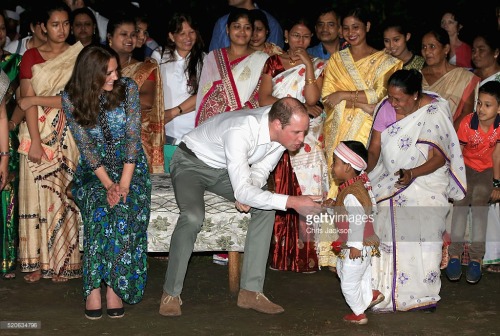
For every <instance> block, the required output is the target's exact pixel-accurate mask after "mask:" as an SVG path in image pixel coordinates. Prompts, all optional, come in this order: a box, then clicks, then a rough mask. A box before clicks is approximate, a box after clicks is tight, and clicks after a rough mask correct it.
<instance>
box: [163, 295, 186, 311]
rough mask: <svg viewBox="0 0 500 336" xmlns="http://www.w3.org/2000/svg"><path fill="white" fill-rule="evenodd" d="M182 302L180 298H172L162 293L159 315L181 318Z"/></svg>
mask: <svg viewBox="0 0 500 336" xmlns="http://www.w3.org/2000/svg"><path fill="white" fill-rule="evenodd" d="M181 305H182V300H181V297H180V296H175V297H174V296H172V295H170V294H167V293H165V292H163V295H162V296H161V302H160V314H161V315H163V316H181V314H182V312H181Z"/></svg>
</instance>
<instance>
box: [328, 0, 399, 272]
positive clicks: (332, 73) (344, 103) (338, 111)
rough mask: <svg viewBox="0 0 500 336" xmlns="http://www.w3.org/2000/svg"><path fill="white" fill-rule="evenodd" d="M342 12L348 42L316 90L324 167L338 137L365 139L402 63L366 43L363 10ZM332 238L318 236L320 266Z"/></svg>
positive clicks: (330, 257) (331, 261)
mask: <svg viewBox="0 0 500 336" xmlns="http://www.w3.org/2000/svg"><path fill="white" fill-rule="evenodd" d="M342 17H343V18H344V19H343V20H342V33H343V36H344V39H345V40H346V42H347V43H349V47H347V48H345V49H343V50H341V51H339V52H337V53H334V54H333V55H332V56H331V57H330V59H329V61H328V64H327V66H326V68H325V78H324V81H323V82H324V84H323V90H322V94H321V96H322V97H323V104H324V106H325V111H326V120H325V126H324V134H325V150H326V158H327V162H328V167H331V166H332V159H333V150H334V149H335V148H336V146H337V145H338V144H339V142H340V141H342V140H357V141H360V142H362V143H363V144H365V145H366V144H367V142H368V137H369V135H370V130H371V127H372V123H373V112H374V109H375V105H376V104H377V103H378V102H379V101H380V100H382V98H383V97H384V96H385V95H386V93H387V88H386V83H387V80H388V79H389V77H390V76H391V75H392V74H393V73H394V72H395V71H397V70H399V69H401V67H402V66H403V62H402V61H401V60H399V59H397V58H395V57H393V56H391V55H388V54H387V53H386V52H385V51H383V50H376V49H375V48H373V47H372V46H370V45H369V44H368V42H367V35H368V32H370V30H371V28H372V22H371V20H370V18H369V16H368V13H367V12H365V11H364V10H363V9H361V8H354V9H351V10H349V11H348V12H347V13H346V14H345V15H343V16H342ZM329 178H330V191H329V194H328V197H329V198H332V199H333V198H334V197H335V195H336V194H337V188H338V187H337V185H336V184H335V182H334V181H333V179H332V177H331V175H329ZM323 231H327V228H324V230H323ZM331 238H333V240H335V237H334V236H331V237H328V239H323V238H322V241H321V242H320V246H319V248H320V266H331V267H334V266H335V264H336V258H335V255H334V254H333V252H332V251H331V248H330V244H331V242H332V241H330V239H331Z"/></svg>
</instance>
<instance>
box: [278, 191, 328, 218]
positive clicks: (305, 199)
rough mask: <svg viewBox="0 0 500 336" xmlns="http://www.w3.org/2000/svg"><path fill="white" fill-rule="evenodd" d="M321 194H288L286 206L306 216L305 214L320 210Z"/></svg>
mask: <svg viewBox="0 0 500 336" xmlns="http://www.w3.org/2000/svg"><path fill="white" fill-rule="evenodd" d="M321 199H322V197H321V196H306V195H303V196H289V197H288V200H287V202H286V207H287V208H292V209H294V210H295V211H297V212H298V213H299V215H302V216H304V217H306V216H307V215H316V214H318V213H320V212H321V203H318V201H321Z"/></svg>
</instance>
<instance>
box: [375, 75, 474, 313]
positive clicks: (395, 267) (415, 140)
mask: <svg viewBox="0 0 500 336" xmlns="http://www.w3.org/2000/svg"><path fill="white" fill-rule="evenodd" d="M450 117H451V115H450V110H449V105H448V103H447V101H446V100H445V99H443V98H441V97H440V96H438V95H437V94H435V93H432V92H425V93H424V92H422V75H421V74H420V72H418V71H417V70H414V69H411V70H399V71H397V72H395V73H394V74H393V75H392V76H391V77H390V78H389V82H388V96H387V98H385V99H384V100H382V101H381V102H380V103H379V104H378V105H377V107H376V117H375V121H374V124H373V131H372V134H371V140H370V145H369V148H368V168H367V170H368V171H369V174H368V175H369V177H370V180H371V181H372V185H373V192H374V194H375V199H376V201H377V209H378V214H377V215H376V217H375V219H374V227H375V233H376V234H377V236H378V237H379V238H380V253H381V257H380V258H374V259H372V261H373V272H372V283H373V284H374V285H375V289H377V290H380V291H381V292H382V294H384V296H385V299H384V301H382V302H381V303H379V304H377V305H375V306H374V310H377V311H394V310H401V311H408V310H413V309H431V310H433V309H434V308H435V307H436V305H437V302H438V301H439V300H440V296H439V292H440V289H441V279H440V274H441V271H440V264H441V257H442V244H443V242H442V234H443V232H444V230H445V219H446V215H447V213H448V211H449V205H448V199H449V198H450V199H455V200H459V199H462V198H464V196H465V186H466V183H465V165H464V161H463V158H462V156H461V152H460V144H459V142H458V137H457V134H456V132H455V130H454V128H453V125H452V123H451V121H450ZM396 260H397V262H396ZM395 293H397V295H394V294H395Z"/></svg>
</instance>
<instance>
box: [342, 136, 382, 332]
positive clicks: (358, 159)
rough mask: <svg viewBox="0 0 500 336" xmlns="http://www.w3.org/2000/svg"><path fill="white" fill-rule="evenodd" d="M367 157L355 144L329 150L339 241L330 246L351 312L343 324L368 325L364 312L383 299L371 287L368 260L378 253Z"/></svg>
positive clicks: (373, 203)
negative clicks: (335, 189)
mask: <svg viewBox="0 0 500 336" xmlns="http://www.w3.org/2000/svg"><path fill="white" fill-rule="evenodd" d="M367 158H368V151H367V150H366V148H365V146H364V145H363V144H362V143H361V142H359V141H342V142H340V144H339V145H338V146H337V148H335V150H334V151H333V163H332V172H333V173H332V174H333V178H334V179H335V182H337V183H338V184H339V189H338V195H337V198H336V201H335V206H336V207H335V209H336V213H335V226H336V229H337V231H338V233H339V240H337V241H336V242H334V243H333V244H332V246H333V249H334V252H336V253H337V254H338V260H337V274H338V276H339V278H340V287H341V289H342V294H343V295H344V298H345V300H346V302H347V304H348V305H349V307H350V308H351V310H352V312H353V313H352V314H348V315H346V316H344V321H346V322H349V323H355V324H366V323H368V319H367V318H366V315H365V310H367V309H368V308H371V307H373V306H375V305H376V304H378V303H380V302H382V301H383V300H384V299H385V297H384V295H383V294H382V293H381V292H380V291H378V290H373V289H372V286H371V278H372V276H371V273H372V271H371V257H372V255H376V256H379V255H380V253H379V251H378V245H379V239H378V237H377V235H376V234H375V233H374V230H373V222H372V220H373V217H372V215H373V213H374V212H375V210H376V203H375V198H374V196H373V193H372V191H371V186H370V181H369V179H368V175H367V174H366V173H365V172H364V170H365V169H366V167H367V164H366V161H367Z"/></svg>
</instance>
